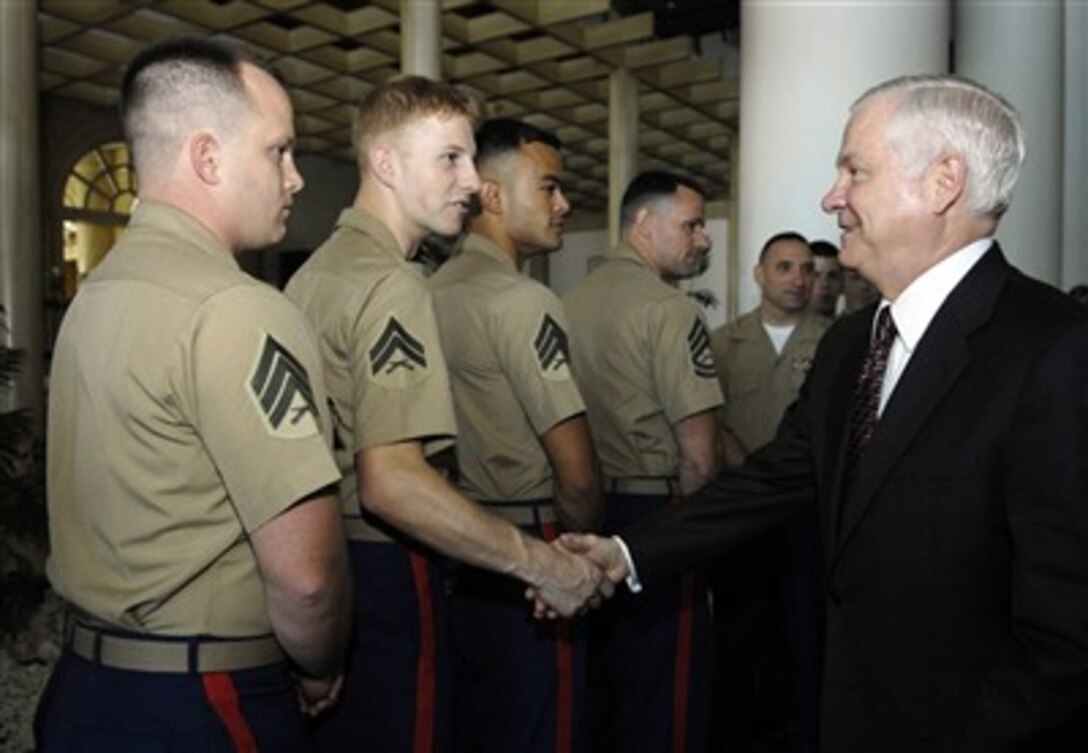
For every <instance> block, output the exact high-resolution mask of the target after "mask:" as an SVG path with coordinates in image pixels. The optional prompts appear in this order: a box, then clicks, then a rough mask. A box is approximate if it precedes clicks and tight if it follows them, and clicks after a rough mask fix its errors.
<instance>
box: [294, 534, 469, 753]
mask: <svg viewBox="0 0 1088 753" xmlns="http://www.w3.org/2000/svg"><path fill="white" fill-rule="evenodd" d="M348 556H349V560H350V562H351V568H352V584H353V609H354V625H353V630H352V643H351V647H350V649H349V653H348V665H347V670H346V671H345V673H344V686H343V689H342V691H341V694H340V701H339V703H338V704H337V705H336V706H335V707H333V709H332V710H331V711H330V712H329V713H327V714H323V715H322V716H321V717H319V718H318V720H317V723H316V724H315V733H316V736H317V742H318V749H319V750H320V751H322V753H355V752H356V751H358V752H359V753H370V751H375V752H380V753H432V752H433V753H448V751H449V750H450V747H449V746H450V736H451V731H450V702H451V697H450V689H451V682H452V680H451V666H450V665H451V655H450V647H449V629H450V628H449V622H448V620H449V617H448V606H447V596H446V583H445V576H444V573H443V572H442V568H441V567H439V565H438V564H437V563H438V562H439V560H438V559H437V558H436V557H435V556H434V555H433V554H432V553H430V552H428V551H426V550H424V549H422V548H419V549H415V548H412V547H410V546H407V545H404V544H401V543H392V542H361V541H349V542H348Z"/></svg>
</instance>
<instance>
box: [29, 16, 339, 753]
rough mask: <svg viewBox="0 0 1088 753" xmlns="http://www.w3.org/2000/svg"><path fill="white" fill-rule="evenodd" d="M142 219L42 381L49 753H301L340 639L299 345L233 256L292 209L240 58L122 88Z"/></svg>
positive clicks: (147, 63) (331, 695)
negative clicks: (45, 390)
mask: <svg viewBox="0 0 1088 753" xmlns="http://www.w3.org/2000/svg"><path fill="white" fill-rule="evenodd" d="M120 114H121V121H122V126H123V128H124V130H125V136H126V140H127V141H128V143H129V144H130V146H131V148H132V154H133V159H134V162H135V167H136V170H137V172H138V173H139V176H140V205H139V207H138V208H137V210H136V211H135V213H134V214H133V216H132V218H131V222H130V223H129V226H128V227H127V228H126V230H125V232H124V233H123V235H121V237H120V239H119V241H118V242H117V243H116V244H115V245H114V247H113V248H112V249H111V250H110V253H109V254H108V255H107V256H106V258H105V260H104V261H103V263H101V264H100V265H99V266H98V267H97V268H96V269H94V270H93V272H92V273H91V274H90V275H89V276H88V278H87V279H86V281H84V282H83V283H82V284H81V285H80V289H79V291H78V292H77V293H76V296H75V299H74V300H73V302H72V305H71V306H70V308H69V309H68V311H67V312H66V314H65V318H64V321H63V323H62V325H61V331H60V333H59V335H58V340H57V343H56V349H55V352H54V359H53V364H52V376H51V382H50V388H51V389H50V408H49V435H48V442H47V446H48V463H47V469H46V470H47V475H48V496H49V518H50V536H51V541H50V545H51V552H50V558H49V561H48V564H47V569H48V572H49V576H50V579H51V580H52V582H53V584H54V586H55V588H56V590H57V591H58V592H59V593H60V594H62V595H63V596H64V598H65V599H66V600H67V601H68V602H69V603H70V604H71V605H72V610H71V613H70V615H69V616H70V619H69V622H68V629H67V630H66V631H65V650H64V652H63V654H62V655H61V657H60V658H59V660H58V662H57V666H56V668H55V670H54V673H53V676H52V677H51V679H50V682H49V690H48V692H46V693H45V694H43V697H42V700H41V704H40V706H39V708H38V714H37V723H36V725H35V727H36V730H35V731H36V738H37V739H36V748H37V749H38V750H40V751H43V752H49V751H60V750H74V749H88V750H110V751H114V750H122V749H131V748H132V747H133V746H137V747H147V746H148V745H152V746H154V745H156V744H158V745H161V744H163V741H165V740H169V741H170V746H171V747H176V748H178V749H183V750H226V749H228V748H230V749H242V748H250V749H257V748H260V749H261V750H266V749H270V748H272V747H279V748H281V749H284V750H287V749H290V750H305V749H307V748H308V747H309V745H310V732H309V728H308V726H307V724H306V720H305V718H304V716H303V713H300V712H304V713H306V714H308V715H311V716H312V715H315V714H319V713H321V712H323V711H326V710H327V709H328V708H329V707H330V706H332V705H334V704H335V703H336V700H337V694H338V691H339V688H340V685H341V680H342V672H343V666H344V657H345V655H346V653H347V639H348V636H349V633H350V608H349V603H350V591H349V584H348V580H349V575H348V569H347V556H346V546H345V543H344V529H343V525H342V523H341V516H340V514H339V510H338V505H337V500H336V496H335V494H334V493H331V491H330V489H329V487H331V486H334V485H335V482H336V481H337V480H338V479H339V475H338V473H337V471H336V465H335V462H334V461H333V458H332V454H331V452H330V448H329V446H328V439H329V429H330V423H329V416H328V414H327V410H326V407H325V406H326V398H325V393H324V384H323V382H324V380H323V378H322V375H321V370H320V361H319V358H318V354H317V348H316V344H315V343H314V341H313V333H312V331H311V330H310V328H309V327H308V326H307V324H306V322H305V319H304V318H303V317H302V315H301V314H300V313H299V311H298V309H296V308H295V307H294V306H292V305H291V304H290V303H289V302H288V301H287V300H286V299H284V297H283V296H282V294H281V293H279V291H277V290H275V289H274V288H272V287H270V286H268V285H266V284H264V283H261V282H258V281H257V280H254V279H252V278H250V277H249V276H247V275H245V274H243V273H242V272H241V270H240V269H239V267H238V263H237V261H236V258H235V255H236V254H238V253H240V252H242V251H247V250H256V249H261V248H265V247H267V246H270V245H272V244H274V243H277V242H279V241H280V240H281V239H282V238H283V236H284V234H285V233H286V230H287V228H286V222H287V218H288V216H289V214H290V209H291V205H292V203H293V197H294V195H295V194H297V193H298V191H300V190H301V189H302V187H303V182H304V181H303V179H302V176H300V175H299V173H298V170H297V169H296V167H295V164H294V127H293V123H292V121H293V112H292V108H291V100H290V98H289V97H288V95H287V92H286V90H285V89H284V88H283V86H282V85H281V84H280V83H279V81H278V80H277V79H276V77H275V76H274V75H273V74H272V72H271V71H269V70H268V69H267V68H265V67H264V66H262V65H261V64H260V63H259V62H258V61H256V60H255V59H254V58H252V57H251V56H249V55H248V54H247V53H246V52H245V51H244V50H242V49H241V48H238V47H234V46H224V45H222V44H220V43H217V42H214V41H209V40H203V39H196V38H179V39H166V40H162V41H160V42H158V43H156V44H154V45H150V46H148V47H147V48H146V49H144V50H142V51H141V52H140V53H139V54H138V55H137V56H136V58H135V59H134V60H133V61H132V63H131V64H130V65H129V66H128V68H127V69H126V71H125V75H124V77H123V80H122V84H121V106H120Z"/></svg>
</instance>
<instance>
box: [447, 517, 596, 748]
mask: <svg viewBox="0 0 1088 753" xmlns="http://www.w3.org/2000/svg"><path fill="white" fill-rule="evenodd" d="M546 504H547V503H546ZM521 528H522V530H524V531H527V532H528V533H531V534H534V535H536V536H539V537H540V538H543V539H545V540H550V539H552V538H554V536H555V525H554V524H542V525H539V524H538V525H523V526H521ZM450 608H451V616H452V622H453V643H454V651H455V654H456V659H457V660H456V664H455V669H454V678H455V682H454V687H455V701H454V709H455V738H456V741H457V742H456V748H457V750H458V751H459V753H504V752H506V751H509V752H510V753H582V752H583V751H588V748H587V747H586V727H585V725H586V720H585V713H584V706H585V640H584V625H582V624H581V623H580V622H567V621H565V620H557V621H549V620H536V619H534V618H533V615H532V611H531V608H530V605H529V602H528V601H526V599H525V585H524V584H523V583H521V582H520V581H517V580H514V579H512V578H508V577H503V576H500V575H496V574H494V573H491V572H486V571H484V570H479V569H477V568H472V567H463V568H461V569H460V570H459V571H458V574H457V577H456V580H455V585H454V590H453V596H452V598H451V599H450Z"/></svg>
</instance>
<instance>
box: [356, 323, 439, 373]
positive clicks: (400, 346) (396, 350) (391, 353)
mask: <svg viewBox="0 0 1088 753" xmlns="http://www.w3.org/2000/svg"><path fill="white" fill-rule="evenodd" d="M368 355H369V356H370V376H371V377H372V378H373V379H374V381H375V382H378V383H379V384H382V385H384V386H386V387H405V386H408V385H409V384H411V383H413V382H415V381H416V379H415V378H416V377H418V376H422V375H423V374H425V373H426V372H427V349H426V347H425V346H424V345H423V343H422V342H420V341H419V340H418V339H416V338H415V337H413V336H412V334H411V333H410V332H409V331H408V330H407V329H405V328H404V325H402V324H401V323H400V322H399V321H397V318H396V317H395V316H391V317H389V321H388V322H387V323H386V325H385V329H383V330H382V333H381V334H380V335H379V336H378V339H377V340H376V341H375V342H374V344H373V345H372V346H371V347H370V351H369V354H368Z"/></svg>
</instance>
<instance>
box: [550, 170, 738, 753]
mask: <svg viewBox="0 0 1088 753" xmlns="http://www.w3.org/2000/svg"><path fill="white" fill-rule="evenodd" d="M704 209H705V199H704V196H703V193H702V190H701V189H700V188H699V187H698V186H697V185H695V184H694V183H692V182H690V181H688V180H686V179H684V178H681V177H680V176H677V175H674V174H672V173H667V172H659V171H653V172H647V173H642V174H640V175H639V176H637V177H636V178H635V179H634V180H633V181H632V182H631V184H630V185H629V186H628V187H627V190H626V191H625V192H624V196H623V200H622V202H621V209H620V229H621V236H622V242H621V243H620V244H619V245H618V246H617V247H616V248H614V249H613V250H612V251H611V252H610V253H609V254H608V255H607V256H606V257H605V258H604V262H603V263H602V264H601V265H600V266H599V267H597V269H595V270H594V271H593V272H591V273H590V274H589V275H588V276H587V277H586V278H585V279H584V280H582V281H581V282H580V283H579V284H578V285H577V286H576V287H575V288H574V289H573V290H572V291H571V292H570V293H568V294H567V295H566V297H565V298H564V300H563V303H564V307H565V309H566V311H567V316H568V319H569V321H570V339H571V345H572V348H571V351H572V353H571V358H572V364H573V370H574V376H575V379H576V381H577V382H578V386H579V387H580V388H581V390H582V396H583V398H584V399H585V401H586V407H587V408H588V412H589V423H590V427H591V429H592V433H593V439H594V442H595V443H596V446H597V453H598V455H599V457H600V459H601V466H602V470H603V475H604V479H603V486H604V491H605V493H606V508H607V509H606V518H605V529H606V531H607V532H609V533H616V532H618V531H622V530H623V529H625V528H626V527H627V526H629V525H631V524H633V523H635V522H636V521H639V520H643V519H646V518H647V517H649V516H651V515H653V514H655V513H657V512H659V511H661V510H662V509H664V508H665V507H666V506H669V505H674V504H683V501H682V496H683V495H684V494H688V493H691V492H694V491H695V490H697V489H698V488H699V487H701V486H702V485H703V484H705V483H706V482H707V481H708V480H709V479H710V478H711V477H712V476H713V475H714V473H715V472H716V470H717V467H718V428H717V421H716V409H717V407H718V406H720V405H721V403H722V396H721V390H720V389H719V387H718V380H717V376H716V374H715V371H714V358H713V355H712V354H711V350H710V337H709V335H708V333H707V328H706V324H705V323H704V321H703V317H702V314H701V313H700V311H699V309H698V307H697V305H696V303H695V302H694V301H693V300H692V299H690V298H689V297H688V296H687V295H685V294H684V293H683V292H682V291H680V290H678V289H677V288H676V287H674V286H673V285H671V284H670V281H672V280H675V279H680V278H684V277H690V276H693V275H694V274H696V273H697V272H698V271H699V269H700V268H701V267H702V262H703V259H704V257H705V255H706V253H707V252H708V251H709V249H710V239H709V237H708V236H707V234H706V230H705V225H704ZM606 608H608V609H611V611H612V614H610V615H609V616H608V619H607V620H606V621H605V622H604V626H603V628H602V630H601V631H599V632H598V633H596V634H595V635H593V636H592V637H591V640H592V642H591V644H590V651H591V652H593V653H595V654H596V655H597V659H596V661H595V664H596V666H597V672H598V674H599V676H598V677H597V679H596V682H597V684H598V685H599V687H600V688H601V691H600V693H601V694H602V695H603V696H604V697H607V698H608V699H609V700H608V703H607V704H604V705H602V707H601V712H600V716H601V718H599V719H598V720H596V722H595V723H596V725H597V726H598V727H599V728H600V729H601V730H602V734H603V735H604V736H605V739H607V740H608V741H609V743H610V745H611V747H612V748H613V749H614V750H671V749H673V747H674V746H675V745H676V741H677V740H678V739H683V740H686V741H687V743H686V744H685V745H684V746H683V747H684V749H686V750H702V749H705V748H706V746H707V745H708V744H709V715H710V714H709V712H710V693H711V687H710V680H711V677H710V661H711V654H712V651H711V634H710V610H709V604H708V601H707V591H706V584H705V582H704V579H703V578H702V575H701V573H695V572H689V573H685V574H684V575H683V576H682V577H680V578H676V579H673V580H671V581H668V582H664V583H660V584H658V585H657V587H656V588H655V589H653V593H647V594H645V595H644V596H640V597H639V598H638V599H629V600H625V601H618V602H617V603H615V605H614V606H613V605H609V606H606Z"/></svg>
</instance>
